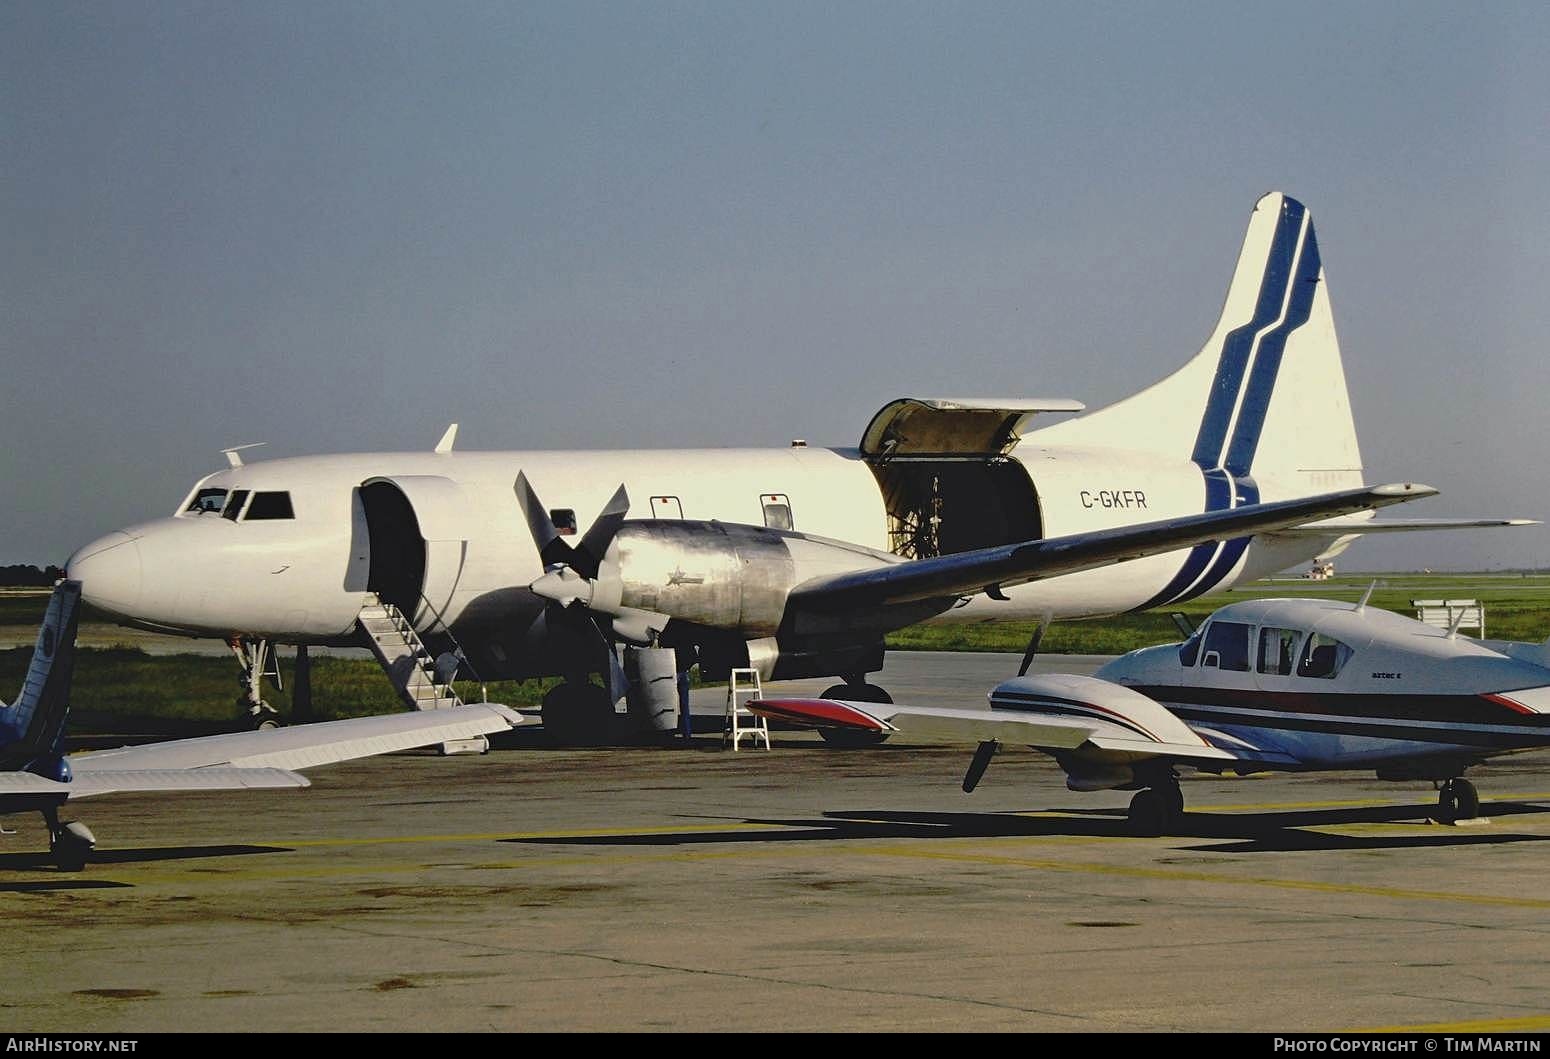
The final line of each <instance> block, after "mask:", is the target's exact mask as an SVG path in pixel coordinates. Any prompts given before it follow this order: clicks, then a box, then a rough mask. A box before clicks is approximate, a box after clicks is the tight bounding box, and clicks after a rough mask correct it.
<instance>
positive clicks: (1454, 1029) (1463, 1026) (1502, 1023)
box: [1347, 1015, 1550, 1033]
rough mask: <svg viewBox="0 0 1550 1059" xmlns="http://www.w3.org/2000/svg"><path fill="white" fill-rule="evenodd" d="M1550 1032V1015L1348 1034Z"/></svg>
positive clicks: (1383, 1027) (1370, 1028)
mask: <svg viewBox="0 0 1550 1059" xmlns="http://www.w3.org/2000/svg"><path fill="white" fill-rule="evenodd" d="M1542 1030H1550V1015H1529V1016H1527V1017H1525V1018H1518V1019H1479V1020H1476V1021H1474V1022H1426V1023H1421V1024H1419V1025H1416V1026H1371V1027H1368V1028H1367V1029H1362V1030H1348V1031H1347V1032H1348V1033H1535V1032H1539V1031H1542Z"/></svg>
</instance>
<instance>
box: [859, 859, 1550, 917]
mask: <svg viewBox="0 0 1550 1059" xmlns="http://www.w3.org/2000/svg"><path fill="white" fill-rule="evenodd" d="M855 851H856V852H858V853H864V854H868V855H871V856H880V857H900V858H912V859H926V860H946V861H959V862H962V863H966V864H999V865H1004V866H1006V867H1012V868H1030V869H1032V870H1034V871H1055V872H1077V873H1082V874H1088V875H1113V876H1118V877H1120V878H1128V879H1159V880H1165V881H1170V882H1208V883H1222V884H1226V885H1230V886H1263V887H1270V888H1272V889H1278V890H1303V891H1309V892H1312V893H1332V894H1353V895H1356V896H1359V897H1389V898H1395V899H1399V900H1407V901H1451V902H1454V903H1457V904H1469V905H1493V906H1505V907H1508V908H1550V900H1547V899H1543V898H1537V897H1497V896H1493V895H1490V894H1462V893H1448V892H1446V891H1442V890H1411V889H1407V888H1404V887H1397V886H1359V885H1355V884H1351V883H1330V882H1319V881H1317V880H1313V879H1272V878H1267V877H1265V876H1257V875H1229V874H1226V873H1223V872H1207V871H1189V870H1185V869H1179V868H1140V867H1134V866H1131V865H1124V864H1092V863H1083V862H1080V861H1062V860H1034V859H1032V858H1029V857H1005V856H997V855H994V854H986V853H951V852H946V851H942V850H924V849H921V850H917V849H910V848H908V847H901V846H856V847H855Z"/></svg>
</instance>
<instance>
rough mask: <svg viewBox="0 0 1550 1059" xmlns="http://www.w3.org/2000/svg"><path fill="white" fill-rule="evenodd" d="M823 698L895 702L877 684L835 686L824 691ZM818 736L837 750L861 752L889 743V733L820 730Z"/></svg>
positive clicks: (839, 729) (843, 729) (840, 729)
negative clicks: (867, 748) (866, 748)
mask: <svg viewBox="0 0 1550 1059" xmlns="http://www.w3.org/2000/svg"><path fill="white" fill-rule="evenodd" d="M823 698H826V699H839V700H840V701H841V702H877V703H891V702H893V696H891V695H889V694H888V692H886V691H884V690H883V689H882V688H880V687H878V686H877V685H876V684H835V685H834V686H833V687H830V688H825V689H824V692H823ZM818 734H819V735H820V736H822V737H823V741H824V743H825V744H826V745H828V746H831V747H833V748H834V749H836V750H860V749H862V748H863V747H869V746H877V745H878V744H879V743H886V742H887V741H888V733H887V732H862V731H858V730H856V729H854V728H820V729H818Z"/></svg>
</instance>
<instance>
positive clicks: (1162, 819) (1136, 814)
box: [1130, 787, 1169, 838]
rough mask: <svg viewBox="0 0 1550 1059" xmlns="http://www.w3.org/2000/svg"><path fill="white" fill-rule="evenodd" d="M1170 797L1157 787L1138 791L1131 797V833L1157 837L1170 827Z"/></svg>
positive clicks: (1145, 836)
mask: <svg viewBox="0 0 1550 1059" xmlns="http://www.w3.org/2000/svg"><path fill="white" fill-rule="evenodd" d="M1168 823H1169V816H1168V798H1167V796H1166V795H1165V794H1164V793H1163V792H1162V791H1160V790H1158V789H1157V788H1155V787H1148V788H1146V790H1143V791H1137V792H1136V796H1135V797H1134V798H1132V799H1130V833H1131V834H1133V835H1137V836H1139V837H1141V838H1157V837H1158V836H1160V835H1162V834H1163V833H1164V832H1165V831H1167V829H1168Z"/></svg>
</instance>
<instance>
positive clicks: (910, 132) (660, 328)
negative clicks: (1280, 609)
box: [0, 2, 1550, 568]
mask: <svg viewBox="0 0 1550 1059" xmlns="http://www.w3.org/2000/svg"><path fill="white" fill-rule="evenodd" d="M1547 51H1550V9H1547V8H1545V7H1544V6H1543V5H1527V4H1492V5H1479V6H1478V7H1466V6H1463V5H1440V4H1427V3H1368V4H1361V5H1351V4H1318V3H1313V4H1303V5H1297V6H1296V7H1294V8H1288V7H1286V6H1284V5H1278V6H1275V7H1268V6H1256V5H1249V6H1245V5H1240V4H1210V3H1191V4H1188V5H1142V4H1074V3H1073V4H1050V5H1034V4H1025V3H1016V4H1005V5H998V4H961V5H958V4H953V5H947V4H937V5H926V4H909V3H886V4H865V3H844V4H793V3H781V4H778V5H755V4H750V3H737V4H667V3H661V4H625V3H616V4H584V3H578V4H569V3H568V4H554V5H535V4H478V3H451V4H447V3H437V4H434V5H430V4H402V3H358V4H357V3H350V4H346V3H323V4H318V3H284V2H272V3H265V4H227V3H199V4H190V3H171V2H168V3H157V4H143V3H142V4H111V5H109V4H86V3H52V2H51V3H31V2H18V3H12V4H7V5H4V6H3V7H0V149H3V157H4V158H5V163H4V164H3V165H0V230H3V231H4V233H5V240H4V243H3V245H0V290H3V291H4V292H5V297H4V298H3V299H0V363H3V364H4V366H5V368H6V369H7V370H6V381H7V385H8V395H9V396H8V399H7V401H6V402H5V415H4V418H3V420H0V441H3V450H0V451H3V453H4V455H3V456H0V495H3V497H4V502H3V504H0V562H48V561H54V562H58V561H62V560H63V559H64V557H65V556H66V555H68V554H69V552H70V550H72V549H73V548H74V547H75V546H76V545H78V544H80V543H83V542H85V541H86V540H88V539H90V538H92V537H95V536H96V535H98V534H100V533H102V532H105V531H107V530H109V529H112V528H115V527H117V526H120V525H124V524H127V523H130V522H134V521H139V520H141V519H144V518H147V517H152V516H157V515H161V514H164V513H166V512H167V511H169V510H170V508H171V507H172V505H173V504H175V503H176V501H177V500H178V499H179V498H180V497H181V496H182V495H183V493H184V492H185V490H186V489H187V487H188V485H189V484H190V483H191V482H192V481H193V480H194V479H195V478H196V477H198V476H199V475H201V474H203V473H205V472H207V471H209V470H213V469H215V468H216V467H217V466H218V465H219V464H220V456H219V454H218V450H219V449H220V448H222V447H224V446H226V445H230V444H235V443H240V442H247V441H268V442H269V447H268V448H267V449H266V450H261V451H263V452H264V453H266V454H270V455H290V454H299V453H309V452H327V451H352V450H360V449H379V448H380V449H403V448H423V447H429V446H430V445H431V444H433V443H434V442H435V440H436V438H437V437H438V436H439V435H440V433H441V430H442V429H443V428H444V427H445V425H446V423H447V422H448V421H450V420H453V419H456V420H459V421H460V422H461V423H462V424H463V428H462V430H463V432H462V435H461V441H460V444H461V445H462V446H463V447H470V448H568V447H615V446H633V445H639V446H649V447H660V446H677V445H733V444H738V445H741V444H756V445H758V444H770V445H781V444H784V443H785V442H786V441H787V440H788V439H790V438H792V437H806V438H808V439H810V440H811V441H812V442H813V443H815V444H839V445H849V444H854V443H855V442H856V440H857V439H858V437H859V435H860V432H861V430H862V428H863V426H864V425H865V423H866V421H867V419H868V418H869V417H870V415H871V414H872V412H874V411H875V410H876V409H877V408H878V407H879V406H881V405H882V404H883V403H884V402H886V401H887V400H889V399H891V398H893V397H896V396H900V395H905V394H909V395H921V396H930V395H939V394H983V395H994V394H1002V395H1018V396H1051V397H1075V398H1079V399H1081V400H1084V401H1086V402H1087V403H1088V404H1089V406H1097V405H1099V404H1102V403H1105V402H1107V401H1110V400H1113V399H1115V398H1118V397H1120V396H1123V395H1124V394H1126V393H1128V392H1131V391H1132V390H1134V389H1136V388H1138V386H1139V385H1141V384H1144V383H1146V382H1150V381H1152V380H1153V379H1155V378H1158V377H1160V376H1162V375H1163V374H1166V373H1167V372H1168V371H1170V370H1172V369H1173V368H1174V367H1175V366H1177V364H1179V363H1182V361H1183V360H1184V359H1185V358H1186V357H1187V356H1189V355H1190V354H1192V353H1193V352H1194V351H1195V350H1197V349H1198V348H1199V347H1200V345H1201V343H1202V342H1203V340H1204V339H1205V337H1206V336H1207V334H1208V332H1209V330H1210V327H1211V325H1212V323H1213V322H1214V320H1215V316H1216V313H1217V311H1218V309H1219V307H1220V304H1221V299H1222V295H1223V293H1224V291H1225V289H1226V283H1227V280H1228V277H1229V274H1230V270H1231V267H1232V263H1233V259H1234V255H1235V254H1236V252H1237V246H1238V242H1239V240H1240V238H1241V236H1242V231H1243V227H1244V224H1245V223H1246V220H1247V216H1248V211H1249V209H1250V207H1251V206H1252V204H1253V202H1254V201H1255V199H1256V198H1257V197H1258V196H1259V195H1260V194H1261V193H1263V192H1265V191H1268V190H1272V189H1276V190H1283V191H1286V192H1288V193H1290V194H1293V195H1295V196H1297V197H1298V198H1300V199H1302V200H1303V201H1304V202H1306V203H1307V204H1308V205H1309V207H1310V208H1311V209H1312V211H1313V214H1314V217H1315V219H1316V222H1317V224H1318V228H1319V237H1320V244H1321V248H1322V250H1323V253H1324V260H1325V267H1326V270H1327V273H1328V276H1329V281H1330V295H1331V299H1332V302H1333V305H1334V311H1335V320H1336V325H1337V327H1338V329H1339V332H1340V336H1341V342H1342V346H1343V349H1344V352H1345V358H1346V370H1347V376H1348V381H1349V387H1350V391H1351V398H1352V403H1353V405H1354V406H1355V409H1356V413H1357V417H1358V429H1359V433H1360V436H1361V441H1362V447H1363V454H1364V457H1365V460H1366V464H1367V467H1368V477H1369V480H1372V481H1388V480H1398V479H1411V480H1420V481H1425V482H1428V483H1430V484H1433V485H1436V486H1438V487H1440V488H1442V489H1443V491H1444V495H1443V497H1441V498H1439V499H1437V500H1433V501H1430V502H1428V503H1426V504H1424V505H1418V506H1417V507H1416V508H1414V509H1413V510H1411V511H1409V512H1407V514H1413V515H1436V516H1444V515H1467V514H1501V515H1521V516H1527V517H1540V518H1544V517H1550V498H1547V494H1550V489H1547V488H1546V487H1547V485H1550V472H1547V471H1546V468H1545V464H1546V458H1545V454H1546V452H1547V450H1550V445H1547V442H1550V426H1547V416H1546V413H1545V410H1544V408H1543V401H1544V395H1545V393H1546V392H1547V385H1546V384H1547V382H1550V361H1547V358H1546V357H1545V351H1544V336H1545V335H1546V333H1547V332H1550V210H1547V209H1546V208H1545V205H1544V200H1543V198H1542V197H1541V194H1540V187H1539V186H1540V184H1542V183H1543V181H1544V178H1545V176H1546V174H1547V173H1550V128H1547V125H1550V117H1547V115H1550V108H1547V106H1546V104H1545V101H1546V100H1547V99H1550V63H1546V61H1545V59H1544V56H1545V55H1546V53H1547ZM1524 564H1532V565H1550V531H1547V530H1544V529H1541V528H1534V529H1529V530H1517V531H1510V532H1505V531H1503V532H1496V533H1490V534H1427V535H1418V536H1413V537H1407V538H1405V539H1403V540H1400V539H1394V538H1390V539H1387V540H1384V541H1382V542H1368V543H1364V544H1362V545H1360V546H1358V549H1356V550H1354V551H1353V553H1352V554H1351V556H1350V559H1349V561H1348V563H1347V565H1357V566H1362V567H1366V568H1382V567H1411V566H1432V567H1455V568H1464V567H1485V566H1512V565H1524Z"/></svg>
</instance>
